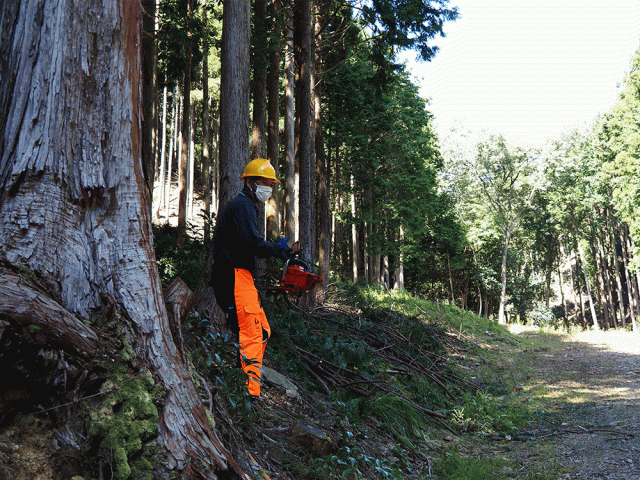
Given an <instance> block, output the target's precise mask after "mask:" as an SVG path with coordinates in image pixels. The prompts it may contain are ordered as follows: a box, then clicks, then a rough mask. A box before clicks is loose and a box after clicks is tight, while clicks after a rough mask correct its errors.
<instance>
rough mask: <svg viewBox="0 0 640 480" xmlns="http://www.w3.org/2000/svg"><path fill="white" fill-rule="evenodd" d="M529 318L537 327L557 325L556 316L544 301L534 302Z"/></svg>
mask: <svg viewBox="0 0 640 480" xmlns="http://www.w3.org/2000/svg"><path fill="white" fill-rule="evenodd" d="M529 319H530V320H531V321H532V322H533V324H534V325H537V326H539V327H556V326H557V325H558V317H557V316H556V314H555V313H554V310H552V309H551V308H549V307H547V305H546V304H545V303H544V302H536V303H535V305H534V306H533V309H532V310H531V313H529Z"/></svg>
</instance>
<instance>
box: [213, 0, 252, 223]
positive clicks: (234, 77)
mask: <svg viewBox="0 0 640 480" xmlns="http://www.w3.org/2000/svg"><path fill="white" fill-rule="evenodd" d="M250 14H251V2H250V1H249V0H236V1H225V2H224V6H223V13H222V17H223V19H222V20H223V21H222V58H221V69H222V71H221V75H220V195H219V206H218V211H221V210H222V209H223V208H224V207H225V205H226V204H227V203H229V200H231V199H232V198H233V197H235V196H236V195H237V194H238V193H239V192H240V190H241V188H242V183H241V182H240V175H241V174H242V169H243V168H244V166H245V165H246V164H247V162H248V159H249V76H250V75H249V73H250V71H249V47H250V45H249V36H250V35H249V34H250V31H251V30H250V23H249V20H250Z"/></svg>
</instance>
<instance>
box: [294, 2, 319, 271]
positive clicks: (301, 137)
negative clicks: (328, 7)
mask: <svg viewBox="0 0 640 480" xmlns="http://www.w3.org/2000/svg"><path fill="white" fill-rule="evenodd" d="M294 50H295V63H296V84H295V87H296V97H295V107H296V127H297V128H296V129H297V132H296V143H297V149H296V157H297V159H296V163H298V165H299V166H300V167H299V168H300V193H299V196H300V200H299V201H300V204H299V225H300V240H301V250H302V254H303V255H304V256H305V257H307V258H309V259H311V260H312V261H313V256H312V255H313V250H314V248H313V247H314V243H315V239H314V238H313V236H312V232H313V228H312V226H313V223H314V220H315V219H314V217H313V216H312V212H313V204H314V203H315V196H314V195H313V192H314V185H315V182H314V181H313V179H314V174H315V171H314V169H313V168H312V167H313V165H312V163H313V149H314V146H315V142H314V141H313V133H314V132H313V129H312V127H313V108H312V107H313V104H312V101H313V97H312V96H313V85H312V79H313V76H312V71H313V56H314V50H313V21H312V13H311V0H296V1H295V2H294Z"/></svg>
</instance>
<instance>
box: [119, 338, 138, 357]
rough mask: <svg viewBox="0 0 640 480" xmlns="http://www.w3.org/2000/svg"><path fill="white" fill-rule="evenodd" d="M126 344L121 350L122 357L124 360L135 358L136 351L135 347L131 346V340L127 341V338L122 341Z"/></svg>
mask: <svg viewBox="0 0 640 480" xmlns="http://www.w3.org/2000/svg"><path fill="white" fill-rule="evenodd" d="M122 343H123V344H124V347H123V349H122V350H121V351H120V358H121V359H122V360H124V361H125V362H129V361H131V360H133V359H134V358H136V352H134V350H133V347H132V346H131V344H130V343H129V342H127V340H126V339H125V340H123V342H122Z"/></svg>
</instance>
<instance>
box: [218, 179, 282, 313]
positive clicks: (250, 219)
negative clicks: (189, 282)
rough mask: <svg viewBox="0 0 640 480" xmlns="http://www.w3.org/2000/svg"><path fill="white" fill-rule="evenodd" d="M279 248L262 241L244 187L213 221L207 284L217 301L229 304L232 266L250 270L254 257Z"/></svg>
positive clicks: (255, 210) (270, 254)
mask: <svg viewBox="0 0 640 480" xmlns="http://www.w3.org/2000/svg"><path fill="white" fill-rule="evenodd" d="M279 252H280V249H279V248H278V247H277V246H276V244H275V243H273V242H268V241H266V240H265V239H264V238H263V237H262V236H261V235H260V233H259V231H258V206H257V205H256V204H255V203H254V201H253V200H252V199H251V192H250V191H249V190H248V189H247V188H246V187H245V188H244V190H242V192H240V193H239V194H238V196H237V197H235V198H234V199H233V200H231V201H230V202H229V203H228V205H227V206H226V207H225V208H224V209H223V210H222V212H221V213H220V215H219V216H218V219H217V221H216V228H215V232H214V235H213V271H212V273H211V281H210V286H211V287H212V288H213V289H214V293H215V295H216V301H217V302H218V305H220V307H222V308H223V310H224V309H228V308H229V307H232V306H233V305H234V304H235V302H234V300H233V285H234V281H235V280H234V279H235V276H234V269H235V268H243V269H245V270H249V271H250V272H252V273H253V272H254V270H255V267H256V257H259V258H269V257H273V256H276V255H278V254H279Z"/></svg>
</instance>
